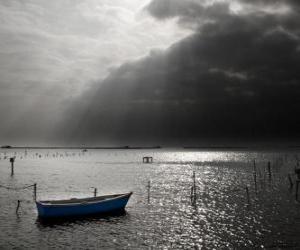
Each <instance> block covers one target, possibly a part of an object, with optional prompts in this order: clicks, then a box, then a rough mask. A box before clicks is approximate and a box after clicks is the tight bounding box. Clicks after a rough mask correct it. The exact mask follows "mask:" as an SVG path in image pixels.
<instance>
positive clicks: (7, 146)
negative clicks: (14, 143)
mask: <svg viewBox="0 0 300 250" xmlns="http://www.w3.org/2000/svg"><path fill="white" fill-rule="evenodd" d="M1 148H11V146H10V145H3V146H1Z"/></svg>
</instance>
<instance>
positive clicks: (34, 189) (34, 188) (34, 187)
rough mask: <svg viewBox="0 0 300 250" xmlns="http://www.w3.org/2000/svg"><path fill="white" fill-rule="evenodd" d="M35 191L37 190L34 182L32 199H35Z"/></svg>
mask: <svg viewBox="0 0 300 250" xmlns="http://www.w3.org/2000/svg"><path fill="white" fill-rule="evenodd" d="M36 191H37V185H36V183H34V184H33V199H34V201H36Z"/></svg>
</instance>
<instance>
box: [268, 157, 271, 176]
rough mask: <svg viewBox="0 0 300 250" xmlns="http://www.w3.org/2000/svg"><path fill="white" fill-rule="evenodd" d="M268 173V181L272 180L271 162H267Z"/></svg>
mask: <svg viewBox="0 0 300 250" xmlns="http://www.w3.org/2000/svg"><path fill="white" fill-rule="evenodd" d="M268 173H269V180H271V178H272V172H271V162H269V161H268Z"/></svg>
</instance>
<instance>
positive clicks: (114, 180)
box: [0, 149, 300, 249]
mask: <svg viewBox="0 0 300 250" xmlns="http://www.w3.org/2000/svg"><path fill="white" fill-rule="evenodd" d="M14 155H15V156H16V161H15V175H14V176H13V177H11V176H10V164H9V161H8V157H10V156H14ZM143 156H153V158H154V163H153V164H143V163H142V157H143ZM298 157H299V152H297V151H290V152H287V151H286V152H271V151H268V152H262V151H261V152H256V151H251V152H250V151H190V150H165V149H158V150H88V151H87V152H82V151H81V150H47V149H43V150H26V151H25V150H13V149H11V150H4V149H2V150H1V152H0V158H1V160H0V184H1V185H4V186H8V187H22V186H25V185H28V184H33V183H37V184H38V199H62V198H70V197H77V198H78V197H86V196H92V195H93V187H97V188H98V194H99V195H102V194H112V193H120V192H128V191H133V196H132V197H131V199H130V201H129V203H128V205H127V207H126V213H125V214H123V215H118V216H110V217H92V218H89V219H86V220H75V221H66V222H62V223H57V224H50V225H49V224H43V223H41V222H40V221H38V220H37V212H36V208H35V204H34V202H33V197H32V194H33V193H32V190H31V189H30V188H29V189H26V190H22V191H12V190H7V189H4V188H0V204H1V213H0V220H1V224H0V247H1V248H3V249H11V248H29V249H37V248H39V249H54V248H65V249H71V248H73V249H99V248H118V249H149V248H150V249H151V248H154V249H163V248H173V249H193V248H198V249H201V247H204V248H209V249H212V248H217V249H222V248H223V249H224V248H236V249H237V248H238V249H241V248H249V249H253V248H272V247H282V248H283V247H290V248H297V247H300V241H299V238H298V236H299V233H300V225H299V224H300V221H299V203H298V202H296V201H295V192H294V191H291V190H289V183H288V180H287V174H288V173H293V171H294V167H295V164H296V161H297V159H298ZM4 158H6V159H4ZM254 159H255V161H256V167H257V194H255V188H254V181H253V160H254ZM268 161H270V162H271V166H272V176H271V180H269V179H268V173H267V162H268ZM193 171H195V174H196V187H197V200H196V205H192V203H191V199H190V191H191V187H192V185H193V181H192V173H193ZM149 180H151V189H150V203H149V204H148V202H147V187H146V186H147V183H148V181H149ZM246 186H248V187H249V193H250V204H248V202H247V197H246V191H245V187H246ZM18 199H20V200H21V208H20V210H19V213H18V216H17V215H16V213H15V209H16V205H17V200H18Z"/></svg>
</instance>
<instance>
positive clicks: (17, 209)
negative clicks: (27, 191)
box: [16, 200, 21, 214]
mask: <svg viewBox="0 0 300 250" xmlns="http://www.w3.org/2000/svg"><path fill="white" fill-rule="evenodd" d="M20 205H21V201H20V200H18V204H17V208H16V214H18V211H19V208H20Z"/></svg>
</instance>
